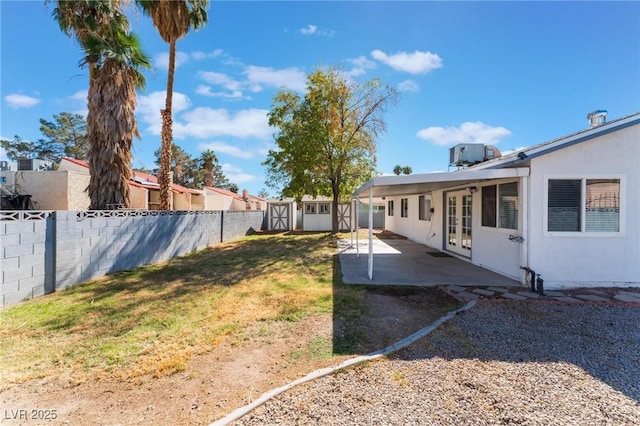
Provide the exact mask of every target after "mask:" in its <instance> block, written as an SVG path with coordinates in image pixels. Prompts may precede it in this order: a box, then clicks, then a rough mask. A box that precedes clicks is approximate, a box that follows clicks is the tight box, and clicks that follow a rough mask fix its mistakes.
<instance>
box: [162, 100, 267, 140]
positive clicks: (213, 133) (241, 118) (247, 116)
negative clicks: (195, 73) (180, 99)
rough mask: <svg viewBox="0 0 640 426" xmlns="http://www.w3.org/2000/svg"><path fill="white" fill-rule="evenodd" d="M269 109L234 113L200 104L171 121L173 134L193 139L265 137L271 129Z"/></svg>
mask: <svg viewBox="0 0 640 426" xmlns="http://www.w3.org/2000/svg"><path fill="white" fill-rule="evenodd" d="M268 112H269V111H268V110H264V109H255V108H252V109H244V110H240V111H237V112H236V113H235V114H233V113H230V112H229V111H227V110H226V109H213V108H209V107H200V108H196V109H194V110H193V111H188V112H185V113H184V114H183V115H182V117H181V120H180V121H179V122H177V121H176V123H174V133H176V134H180V135H182V136H193V137H196V138H211V137H217V136H231V137H237V138H251V137H255V138H260V139H268V138H269V137H271V134H272V132H273V130H272V129H271V128H270V127H269V121H268V119H267V113H268Z"/></svg>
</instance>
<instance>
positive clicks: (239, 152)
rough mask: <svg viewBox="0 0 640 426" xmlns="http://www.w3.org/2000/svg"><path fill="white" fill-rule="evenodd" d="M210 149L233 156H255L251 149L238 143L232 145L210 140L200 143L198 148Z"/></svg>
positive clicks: (245, 157) (244, 157)
mask: <svg viewBox="0 0 640 426" xmlns="http://www.w3.org/2000/svg"><path fill="white" fill-rule="evenodd" d="M207 149H210V150H212V151H214V152H216V153H221V154H227V155H229V156H231V157H236V158H243V159H249V158H253V156H254V154H253V152H251V151H250V150H247V149H244V148H240V147H238V146H236V145H230V144H228V143H224V142H209V143H201V144H198V150H200V151H206V150H207Z"/></svg>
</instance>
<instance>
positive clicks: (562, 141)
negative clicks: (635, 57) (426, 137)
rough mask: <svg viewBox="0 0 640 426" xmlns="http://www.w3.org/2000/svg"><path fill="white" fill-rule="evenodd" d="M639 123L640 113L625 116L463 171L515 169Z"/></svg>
mask: <svg viewBox="0 0 640 426" xmlns="http://www.w3.org/2000/svg"><path fill="white" fill-rule="evenodd" d="M639 123H640V113H634V114H631V115H627V116H626V117H622V118H618V119H616V120H612V121H609V122H607V123H604V124H602V125H600V126H597V127H590V128H588V129H584V130H580V131H578V132H575V133H571V134H570V135H566V136H562V137H560V138H556V139H552V140H550V141H547V142H543V143H540V144H537V145H533V146H530V147H528V148H524V149H521V150H519V151H515V152H512V153H509V154H506V155H503V156H501V157H498V158H494V159H492V160H488V161H484V162H482V163H479V164H475V165H473V166H470V167H468V168H466V169H465V171H468V170H481V169H491V168H501V167H515V166H518V165H521V164H523V163H526V162H528V161H530V160H531V159H532V158H536V157H540V156H542V155H546V154H550V153H552V152H554V151H557V150H559V149H563V148H567V147H570V146H573V145H576V144H578V143H582V142H586V141H588V140H591V139H593V138H595V137H598V136H603V135H606V134H608V133H612V132H615V131H618V130H622V129H624V128H627V127H629V126H633V125H635V124H639Z"/></svg>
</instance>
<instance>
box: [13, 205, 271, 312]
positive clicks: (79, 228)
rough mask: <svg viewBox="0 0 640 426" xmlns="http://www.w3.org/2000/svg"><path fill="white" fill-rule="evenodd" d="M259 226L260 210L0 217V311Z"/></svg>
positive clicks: (230, 238)
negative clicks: (24, 301) (0, 274)
mask: <svg viewBox="0 0 640 426" xmlns="http://www.w3.org/2000/svg"><path fill="white" fill-rule="evenodd" d="M12 213H16V214H18V212H12ZM263 222H264V212H262V211H246V212H245V211H239V212H230V211H225V212H222V211H204V212H194V211H168V212H164V211H146V210H144V211H119V210H114V211H56V212H55V213H50V214H48V216H46V218H45V219H40V220H37V221H36V220H31V221H29V220H15V221H6V220H2V221H0V237H1V238H2V241H1V242H2V258H1V259H0V262H1V263H0V265H1V266H2V289H1V291H0V295H1V296H2V300H1V302H2V306H7V305H10V304H13V303H16V302H19V301H21V300H24V299H28V298H31V297H35V296H39V295H41V294H45V293H50V292H52V291H55V290H61V289H64V288H68V287H70V286H73V285H76V284H79V283H82V282H85V281H87V280H90V279H94V278H98V277H101V276H104V275H106V274H109V273H114V272H117V271H122V270H126V269H132V268H135V267H138V266H143V265H148V264H152V263H157V262H162V261H166V260H169V259H171V258H173V257H176V256H180V255H184V254H187V253H190V252H192V251H195V250H200V249H203V248H205V247H208V246H210V245H213V244H217V243H220V242H223V241H230V240H234V239H237V238H240V237H243V236H245V235H248V234H250V233H252V232H253V231H255V230H260V229H262V225H263Z"/></svg>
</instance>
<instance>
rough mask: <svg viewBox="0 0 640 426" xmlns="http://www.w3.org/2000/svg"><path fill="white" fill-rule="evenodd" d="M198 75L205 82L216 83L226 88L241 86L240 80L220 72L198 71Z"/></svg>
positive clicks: (237, 88)
mask: <svg viewBox="0 0 640 426" xmlns="http://www.w3.org/2000/svg"><path fill="white" fill-rule="evenodd" d="M198 75H199V76H200V77H201V78H202V79H203V80H204V81H206V82H207V83H210V84H217V85H219V86H222V87H224V88H225V89H227V90H232V91H233V90H240V88H241V87H242V83H241V82H240V81H238V80H235V79H234V78H232V77H230V76H228V75H227V74H223V73H220V72H213V71H200V72H199V73H198Z"/></svg>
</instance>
